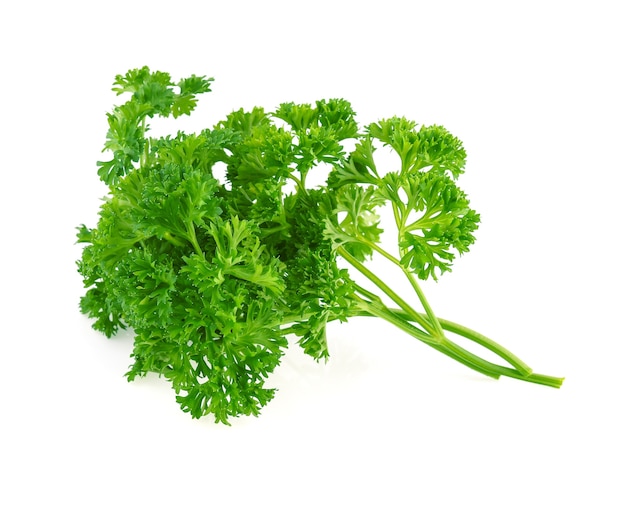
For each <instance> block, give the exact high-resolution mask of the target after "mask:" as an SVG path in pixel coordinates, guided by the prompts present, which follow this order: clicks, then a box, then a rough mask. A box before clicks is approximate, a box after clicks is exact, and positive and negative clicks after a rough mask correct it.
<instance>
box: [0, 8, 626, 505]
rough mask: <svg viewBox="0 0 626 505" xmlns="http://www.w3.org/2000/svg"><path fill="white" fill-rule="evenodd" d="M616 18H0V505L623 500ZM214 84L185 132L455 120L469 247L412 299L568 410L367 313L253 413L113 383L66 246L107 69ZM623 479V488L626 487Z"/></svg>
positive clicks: (325, 12) (119, 359) (82, 210)
mask: <svg viewBox="0 0 626 505" xmlns="http://www.w3.org/2000/svg"><path fill="white" fill-rule="evenodd" d="M620 4H621V2H619V1H614V2H609V1H604V0H593V1H587V2H581V1H568V2H565V1H563V2H557V1H550V0H542V1H524V2H496V1H493V2H487V1H467V2H446V1H439V2H434V1H429V2H422V1H411V2H409V1H406V2H400V1H394V0H386V1H384V2H368V1H359V2H349V1H341V0H335V1H320V0H316V1H315V2H313V1H311V2H306V3H305V2H296V1H291V2H278V1H259V2H252V1H229V2H226V1H219V2H212V1H205V2H185V1H182V0H180V1H176V2H160V1H150V2H133V1H131V0H127V1H123V2H122V1H107V2H98V1H93V2H67V1H65V2H42V1H39V2H38V1H34V2H28V1H23V2H5V3H4V4H3V7H2V8H0V10H1V12H0V25H1V27H0V42H1V47H2V49H1V51H2V52H1V55H2V56H1V61H2V65H1V67H0V68H1V72H2V79H1V83H0V86H1V89H0V92H1V95H0V96H1V98H2V105H1V111H0V128H1V129H2V131H1V135H0V139H1V140H0V142H1V143H0V146H1V158H0V160H1V161H0V167H1V171H2V175H1V179H0V180H1V181H2V182H1V186H0V188H1V191H2V194H1V197H0V206H1V207H0V219H1V223H0V237H1V238H0V240H1V242H0V246H1V248H2V252H3V259H2V262H1V263H0V264H1V288H0V289H1V293H2V295H1V296H2V300H1V302H2V303H1V305H0V307H1V311H2V312H1V316H2V318H1V323H0V324H1V326H0V332H1V340H0V353H1V354H0V356H1V358H2V366H1V367H0V373H1V374H2V380H1V381H0V393H1V394H0V412H1V414H0V427H1V429H0V464H1V465H2V469H0V502H2V503H6V504H11V505H12V504H23V503H24V504H26V503H28V504H32V503H64V504H100V503H121V504H125V503H149V504H151V505H157V504H165V503H174V502H175V503H181V504H184V503H233V504H240V503H269V504H292V503H293V504H309V503H311V504H314V503H324V504H328V503H330V504H334V503H392V504H417V503H419V504H428V505H438V504H457V503H464V504H478V503H480V504H496V503H498V504H499V503H509V504H522V503H524V504H557V503H601V504H603V505H611V504H623V503H626V491H625V489H624V486H625V485H624V483H623V477H624V474H625V473H626V472H625V470H626V463H625V461H624V454H626V443H625V437H624V425H625V421H626V418H625V416H624V414H623V403H624V386H625V385H626V384H625V383H626V380H625V379H624V371H623V368H624V366H623V362H624V351H625V350H626V349H625V346H624V337H625V336H626V335H625V330H624V326H623V323H622V318H621V314H623V310H624V302H625V301H626V300H625V296H624V287H623V286H624V282H625V281H626V278H625V277H626V276H625V275H624V273H625V272H624V270H625V269H624V264H625V261H624V252H623V248H622V244H623V237H622V236H623V233H624V221H623V209H624V200H623V199H624V190H623V185H624V182H626V180H625V177H624V169H625V161H624V139H625V138H626V136H625V134H626V128H625V124H624V117H625V114H626V104H625V98H624V90H625V89H626V86H625V85H626V82H625V79H624V73H623V67H624V62H625V58H624V48H626V36H625V34H624V15H623V14H622V12H623V11H622V8H621V7H623V6H621V5H620ZM143 65H148V66H150V68H151V69H153V70H162V71H167V72H170V73H171V74H172V76H173V78H174V79H179V78H181V77H185V76H187V75H189V74H192V73H195V74H199V75H208V76H213V77H215V79H216V80H215V83H214V86H213V92H212V93H210V94H208V95H203V96H202V98H201V102H200V106H199V108H198V110H197V112H196V113H195V114H194V115H193V116H192V117H191V118H188V119H187V118H183V119H181V120H180V121H179V122H178V124H177V125H173V126H172V128H173V129H174V130H175V129H178V128H183V129H194V128H196V127H198V128H202V127H207V126H211V125H213V124H214V123H215V122H216V121H218V120H220V119H221V118H222V117H223V116H224V115H225V114H226V113H228V112H230V111H231V110H233V109H238V108H239V107H246V108H248V107H251V106H253V105H261V106H264V107H266V108H268V109H271V108H273V107H275V106H276V105H278V104H279V103H281V102H284V101H303V102H312V101H314V100H316V99H320V98H330V97H343V98H346V99H348V100H349V101H351V102H352V104H353V106H354V107H355V109H356V110H357V112H358V114H359V119H360V121H361V122H363V123H366V122H368V121H373V120H376V119H380V118H384V117H389V116H391V115H396V114H397V115H406V116H407V117H409V118H412V119H415V120H417V121H418V122H420V123H426V124H431V123H438V124H443V125H445V126H446V127H447V128H448V129H449V130H451V131H452V132H453V133H454V134H455V135H457V136H458V137H460V138H461V139H462V140H463V141H464V144H465V147H466V149H467V151H468V165H467V171H466V174H465V175H464V176H463V177H462V179H461V185H462V187H463V188H464V189H465V191H466V192H467V193H468V194H469V196H470V199H471V201H472V205H473V206H474V207H475V208H476V209H477V210H478V211H479V212H480V213H481V215H482V225H481V228H480V230H479V232H478V234H477V243H476V244H475V246H474V247H473V249H472V251H471V252H470V253H469V254H468V255H466V256H464V257H462V258H461V259H460V260H459V261H458V262H457V263H456V266H455V268H454V270H453V272H452V273H450V274H447V275H446V276H444V277H443V278H442V279H441V280H440V281H439V282H438V283H428V284H426V285H425V286H424V289H425V291H426V293H427V295H428V297H429V299H430V301H431V304H432V305H433V307H434V309H435V311H436V312H437V313H438V315H440V316H441V317H445V318H448V319H453V320H456V321H458V322H460V323H463V324H465V325H467V326H470V327H474V328H475V329H477V330H479V331H482V332H484V333H486V334H488V335H489V336H491V337H492V338H494V339H495V340H497V341H499V342H500V343H502V344H504V345H505V346H507V347H508V348H510V349H511V350H513V351H514V352H516V353H517V354H518V355H520V356H521V357H522V358H524V359H525V360H526V361H527V362H528V363H529V364H530V365H532V366H533V367H534V368H535V369H536V370H537V371H538V372H540V373H547V374H552V375H559V376H565V377H566V381H565V384H564V386H563V388H562V389H560V390H556V389H551V388H544V387H540V386H536V385H532V384H527V383H522V382H517V381H513V380H507V379H501V380H500V381H493V380H489V379H485V378H482V377H480V376H478V375H477V374H475V373H474V372H472V371H470V370H466V369H464V368H463V367H462V366H461V365H458V364H457V363H456V362H453V361H451V360H449V359H448V358H446V357H445V356H442V355H439V354H438V353H436V352H435V351H433V350H431V349H430V348H428V347H426V346H424V345H423V344H421V343H419V342H417V341H415V340H413V339H411V338H410V337H408V336H406V335H403V334H401V332H398V331H396V330H395V329H394V328H392V327H390V326H388V325H386V324H384V323H376V322H374V321H371V320H367V321H363V320H354V321H351V322H350V323H349V324H344V325H337V326H332V327H331V328H330V329H329V334H330V336H329V338H330V345H331V352H332V357H331V360H330V361H329V362H328V363H327V364H325V365H324V364H316V363H314V362H312V361H311V360H309V359H308V358H305V357H303V356H302V353H301V352H300V350H299V349H298V348H297V347H295V346H294V347H293V349H291V350H290V351H289V352H288V354H287V355H286V356H285V358H284V361H283V364H282V366H281V367H280V368H279V369H278V370H277V371H276V373H275V374H274V376H273V377H272V379H271V383H272V384H273V385H275V386H276V387H278V388H279V392H278V394H277V396H276V398H275V400H273V401H272V402H271V404H270V405H268V406H267V407H266V408H265V409H264V410H263V413H262V415H261V416H260V417H259V418H242V419H239V420H236V421H235V422H234V423H233V426H232V427H225V426H221V425H216V424H214V423H213V421H212V420H211V419H203V420H200V421H198V420H192V419H191V418H190V417H189V416H188V415H187V414H184V413H182V412H181V411H180V410H179V408H178V405H177V404H176V403H175V401H174V394H173V392H172V390H171V389H170V388H169V385H168V384H167V383H165V382H164V381H162V380H159V379H156V378H155V379H151V378H148V379H144V380H137V381H136V382H134V383H130V384H129V383H127V382H126V381H125V379H124V377H123V374H124V373H125V372H126V370H127V368H128V366H129V364H130V359H129V354H130V352H131V346H132V337H131V336H130V335H120V336H118V337H116V338H114V339H112V340H107V339H106V338H105V337H104V336H102V335H100V334H97V333H96V332H94V331H93V330H91V328H90V322H89V321H88V320H87V319H86V318H85V317H84V316H82V315H80V314H79V313H78V309H77V303H78V299H79V297H80V295H81V293H82V283H81V279H80V277H79V276H78V274H77V273H76V271H75V265H74V262H75V261H76V259H77V258H78V256H79V254H80V249H79V247H78V246H76V245H75V244H74V240H75V236H74V233H75V229H74V228H75V227H76V226H77V225H78V224H80V223H86V224H88V225H90V226H91V225H94V224H95V222H96V217H97V216H96V214H97V210H98V207H99V204H100V200H99V199H100V198H101V197H102V196H104V194H105V188H104V186H103V185H102V184H101V183H100V182H99V180H98V178H97V175H96V167H95V162H96V161H97V160H98V159H101V158H102V155H101V153H100V150H101V147H102V145H103V142H104V135H105V132H106V119H105V113H106V112H107V111H109V110H110V109H111V107H112V104H113V103H114V100H115V96H114V94H113V93H112V92H111V91H110V87H111V83H112V81H113V78H114V76H115V74H118V73H124V72H126V71H127V70H128V69H130V68H135V67H139V66H143ZM620 481H621V482H620Z"/></svg>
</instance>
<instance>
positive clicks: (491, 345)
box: [354, 300, 563, 388]
mask: <svg viewBox="0 0 626 505" xmlns="http://www.w3.org/2000/svg"><path fill="white" fill-rule="evenodd" d="M359 307H360V309H361V312H358V313H355V314H354V315H355V316H356V315H362V316H375V317H379V318H381V319H384V320H386V321H388V322H390V323H392V324H394V325H395V326H396V327H398V328H400V329H402V330H404V331H405V332H406V333H408V334H409V335H411V336H412V337H414V338H416V339H418V340H420V341H422V342H424V343H425V344H427V345H429V346H430V347H432V348H433V349H436V350H437V351H439V352H441V353H443V354H445V355H446V356H448V357H450V358H452V359H454V360H455V361H458V362H459V363H462V364H463V365H465V366H467V367H469V368H471V369H473V370H475V371H477V372H480V373H482V374H484V375H487V376H489V377H493V378H498V377H500V376H502V375H504V376H507V377H511V378H513V379H518V380H523V381H527V382H534V383H536V384H541V385H544V386H550V387H555V388H558V387H560V386H561V384H562V383H563V378H560V377H553V376H549V375H542V374H535V373H532V370H531V369H530V367H528V366H527V365H525V364H524V363H523V362H522V361H521V360H520V359H519V358H517V357H515V356H514V355H513V354H512V353H511V352H510V351H508V350H506V349H504V348H503V347H502V346H500V345H499V344H497V343H495V342H493V341H492V340H490V339H488V338H487V337H485V336H483V335H481V334H479V333H478V332H475V331H473V330H470V329H469V328H465V327H464V326H461V325H459V324H457V323H453V322H451V321H446V320H444V319H441V320H440V323H441V325H442V326H443V327H444V328H446V329H447V330H449V331H453V332H454V333H457V334H459V335H462V336H464V337H466V338H468V339H470V340H472V341H474V342H476V343H478V344H480V345H483V346H484V347H485V348H487V349H489V350H491V351H493V352H494V353H495V354H497V355H498V356H501V357H502V358H504V359H505V360H507V361H508V362H509V363H511V365H513V366H514V367H515V368H508V367H505V366H501V365H497V364H495V363H492V362H490V361H487V360H485V359H483V358H481V357H480V356H478V355H476V354H474V353H472V352H470V351H468V350H466V349H464V348H463V347H461V346H460V345H458V344H456V343H454V342H452V341H450V340H449V339H444V340H443V341H441V340H439V339H434V338H433V337H432V336H431V335H426V334H425V333H424V332H423V331H421V330H420V329H418V328H416V327H415V326H413V325H412V324H410V321H411V318H410V317H409V316H408V315H407V314H406V313H405V312H403V311H400V310H397V309H390V308H381V307H380V306H377V305H376V304H371V303H369V302H366V301H364V300H363V301H362V302H361V303H360V304H359Z"/></svg>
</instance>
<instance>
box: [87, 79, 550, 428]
mask: <svg viewBox="0 0 626 505" xmlns="http://www.w3.org/2000/svg"><path fill="white" fill-rule="evenodd" d="M211 81H212V79H207V78H205V77H197V76H191V77H189V78H187V79H183V80H181V81H180V82H178V83H177V84H174V83H173V82H172V81H171V78H170V75H169V74H167V73H164V72H151V71H150V70H149V69H148V68H146V67H144V68H141V69H138V70H131V71H129V72H128V73H127V74H126V75H124V76H122V75H119V76H117V77H116V79H115V83H114V88H113V89H114V91H115V92H116V93H117V94H118V95H119V94H127V95H129V98H128V100H127V101H126V102H125V103H123V104H122V105H119V106H116V107H115V108H114V109H113V111H112V112H111V113H110V114H108V124H109V130H108V133H107V139H106V143H105V151H107V152H109V153H110V155H111V157H110V159H109V160H108V161H104V162H100V163H98V166H99V170H98V173H99V175H100V177H101V179H102V180H103V181H104V182H105V183H106V184H107V185H108V188H109V194H108V196H107V197H106V198H105V200H104V203H103V204H102V207H101V210H100V214H99V222H98V224H97V226H96V227H95V228H88V227H86V226H84V225H83V226H80V227H79V232H78V241H79V242H81V243H84V244H86V245H85V247H84V249H83V252H82V258H81V260H79V261H78V268H79V272H80V273H81V275H82V276H83V277H84V284H85V287H86V288H87V291H86V294H85V295H84V296H83V298H82V299H81V302H80V308H81V310H82V312H84V313H85V314H87V315H89V316H90V317H92V318H94V319H95V322H94V328H96V329H97V330H100V331H102V332H104V333H105V334H106V335H107V336H108V337H110V336H112V335H114V334H115V333H116V331H117V330H118V329H120V328H126V327H131V328H132V329H133V330H134V333H135V342H134V350H133V353H132V357H133V358H134V362H133V364H132V366H131V368H130V370H129V372H128V374H127V376H128V379H129V380H133V379H134V378H135V377H137V376H145V375H146V374H148V373H149V372H154V373H157V374H159V375H161V376H164V377H165V378H166V379H167V380H169V381H170V382H171V383H172V386H173V388H174V390H175V392H176V399H177V401H178V403H179V404H180V406H181V408H182V409H183V410H184V411H185V412H189V413H190V414H191V415H192V416H193V417H195V418H198V417H201V416H204V415H207V414H213V416H214V418H215V420H216V422H222V423H226V424H228V423H229V419H230V418H232V417H236V416H239V415H241V414H245V415H250V414H252V415H258V413H259V411H260V409H261V408H262V407H263V406H264V405H265V404H267V402H269V401H270V400H271V399H272V397H273V396H274V393H275V391H274V390H273V389H271V388H268V387H266V386H265V381H266V379H267V377H268V375H269V374H270V373H272V371H273V370H274V369H275V368H276V366H277V365H278V364H279V362H280V359H281V357H282V355H283V353H284V350H285V348H286V347H287V336H288V335H295V336H296V337H297V341H298V343H299V345H300V346H301V347H302V348H303V350H304V352H305V353H307V354H309V355H310V356H312V357H313V358H314V359H316V360H320V359H326V358H328V356H329V351H328V344H327V339H326V329H327V325H328V323H329V322H331V321H347V320H348V319H349V318H351V317H354V316H374V317H379V318H382V319H384V320H386V321H388V322H389V323H391V324H393V325H395V326H396V327H398V328H399V329H401V330H403V331H405V332H406V333H408V334H409V335H411V336H412V337H414V338H416V339H418V340H420V341H422V342H424V343H425V344H428V345H429V346H431V347H433V348H434V349H436V350H438V351H440V352H442V353H444V354H446V355H447V356H449V357H451V358H453V359H455V360H456V361H458V362H460V363H462V364H464V365H466V366H468V367H470V368H472V369H474V370H476V371H478V372H480V373H483V374H485V375H487V376H490V377H494V378H497V377H499V376H502V375H504V376H508V377H512V378H515V379H521V380H524V381H529V382H535V383H538V384H544V385H548V386H553V387H559V386H560V385H561V383H562V379H560V378H555V377H550V376H545V375H538V374H535V373H533V372H532V371H531V369H530V368H529V367H528V366H527V365H526V364H524V363H523V362H522V361H520V360H519V359H518V358H517V357H515V356H514V355H513V354H512V353H510V352H509V351H508V350H506V349H504V348H503V347H501V346H500V345H499V344H497V343H495V342H493V341H492V340H490V339H488V338H487V337H485V336H483V335H481V334H479V333H477V332H475V331H473V330H470V329H468V328H465V327H463V326H461V325H458V324H456V323H453V322H450V321H446V320H443V319H440V318H438V317H437V316H436V315H435V314H434V312H433V310H432V309H431V307H430V305H429V304H428V301H427V300H426V298H425V296H424V293H423V291H422V289H421V286H420V282H421V281H422V280H426V279H436V278H437V276H438V275H441V274H443V273H445V272H447V271H449V270H450V268H451V265H452V261H453V260H454V258H455V257H456V256H457V255H460V254H462V253H465V252H467V251H468V249H469V247H470V245H471V244H472V243H473V242H474V235H473V233H474V231H475V230H476V228H477V226H478V222H479V216H478V214H477V213H476V212H475V211H474V210H472V209H471V208H470V206H469V201H468V199H467V196H466V194H465V193H464V192H463V191H462V190H461V189H459V187H458V186H457V183H456V179H457V178H458V176H459V175H460V174H461V173H462V172H463V168H464V165H465V157H466V155H465V150H464V149H463V146H462V144H461V142H460V141H459V140H458V139H457V138H455V137H454V136H453V135H451V134H450V133H449V132H448V131H447V130H446V129H444V128H443V127H441V126H421V127H418V126H417V125H416V124H415V123H414V122H413V121H410V120H407V119H405V118H400V117H393V118H390V119H386V120H382V121H379V122H377V123H372V124H370V125H368V126H366V127H365V128H362V129H361V128H359V126H358V124H357V123H356V121H355V113H354V111H353V110H352V108H351V106H350V104H349V103H348V102H347V101H345V100H341V99H331V100H321V101H318V102H317V103H315V105H310V104H294V103H284V104H282V105H280V106H279V107H278V109H277V110H276V111H274V112H271V113H269V112H266V111H264V110H263V109H262V108H254V109H252V110H250V111H244V110H238V111H235V112H233V113H231V114H229V115H228V116H227V117H226V118H225V119H224V120H223V121H221V122H219V123H218V124H216V125H215V126H214V127H212V128H208V129H205V130H202V131H200V132H199V133H189V134H187V133H182V132H179V133H178V134H176V135H175V136H167V137H163V138H151V137H149V136H147V133H148V131H149V125H148V120H150V119H152V118H154V116H162V117H168V116H174V117H178V116H180V115H183V114H189V113H190V112H191V111H192V110H193V109H194V107H195V106H196V103H197V95H199V94H201V93H206V92H208V91H210V84H211ZM381 147H385V148H387V149H389V148H390V149H391V150H393V151H395V153H397V155H398V156H399V164H398V166H399V170H397V171H389V170H386V171H384V172H383V171H382V170H381V168H380V167H378V165H377V163H376V158H377V156H376V155H375V151H376V149H377V148H381ZM220 166H221V167H225V172H226V177H225V180H223V181H221V180H219V178H218V174H217V173H215V174H214V172H217V169H218V167H220ZM324 168H326V169H327V170H329V175H328V178H327V183H326V184H324V185H321V186H318V187H310V186H311V185H310V184H307V177H308V176H309V175H310V174H311V173H313V172H320V171H322V170H323V169H324ZM383 207H386V208H387V209H390V212H391V214H392V215H393V220H394V221H395V227H396V229H395V230H394V232H395V233H397V250H396V251H394V252H391V251H388V250H386V249H384V248H383V247H382V245H381V240H380V239H381V235H382V233H383V230H382V228H381V224H380V218H379V211H380V209H382V208H383ZM372 257H376V258H377V260H379V261H383V262H387V263H389V264H391V265H393V266H394V267H395V268H397V269H398V271H399V272H401V273H402V275H403V276H405V277H406V279H407V280H408V282H409V283H410V285H411V286H412V288H413V290H414V291H415V295H416V296H415V300H413V301H411V302H409V301H406V300H404V299H403V298H402V297H400V296H399V295H398V294H397V292H396V290H394V288H393V287H392V286H390V285H388V283H387V282H386V281H385V280H384V279H382V278H381V277H379V276H377V275H376V274H375V273H374V272H373V271H372V270H371V268H370V266H368V265H369V264H368V262H367V261H368V260H369V259H371V258H372ZM342 265H343V267H342ZM348 265H350V266H351V267H353V268H354V269H355V270H356V271H358V272H360V274H362V275H363V276H364V278H365V279H368V280H369V281H371V282H370V283H369V284H368V285H367V286H363V285H361V284H360V283H358V282H356V281H355V280H354V279H353V278H352V277H351V276H350V274H349V270H350V267H349V266H348ZM384 300H390V302H385V301H384ZM416 304H418V305H417V306H421V308H420V309H416V308H415V306H416ZM451 334H456V335H457V336H460V337H464V338H465V339H468V340H470V341H473V342H474V343H475V344H479V345H480V346H482V347H484V348H486V349H487V350H489V351H491V352H492V353H494V354H495V355H497V356H498V357H499V358H500V361H501V362H502V363H504V364H502V365H499V364H495V363H492V362H490V361H487V360H486V359H484V358H481V357H479V356H477V355H476V354H474V353H472V352H470V351H468V350H467V349H465V348H464V347H462V346H461V345H459V344H457V343H455V342H453V341H452V340H451V339H450V335H451Z"/></svg>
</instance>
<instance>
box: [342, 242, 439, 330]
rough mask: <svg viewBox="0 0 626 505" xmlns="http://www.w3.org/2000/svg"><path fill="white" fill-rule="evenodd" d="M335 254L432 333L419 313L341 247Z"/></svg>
mask: <svg viewBox="0 0 626 505" xmlns="http://www.w3.org/2000/svg"><path fill="white" fill-rule="evenodd" d="M337 253H338V254H339V255H340V256H342V257H343V258H344V259H345V260H346V261H347V262H348V263H350V264H351V265H352V266H353V267H354V268H356V269H357V270H358V271H359V272H361V273H362V274H363V275H364V276H365V277H367V278H368V279H369V280H370V281H371V282H372V283H374V284H375V285H376V286H377V287H378V288H379V289H380V290H381V291H382V292H383V293H385V294H386V295H387V296H388V297H389V298H391V300H392V301H393V302H394V303H396V304H397V305H398V307H400V308H401V309H402V310H404V311H405V312H406V313H407V314H410V315H411V317H412V318H413V320H414V321H415V322H417V323H419V324H420V325H421V326H422V327H423V328H424V329H425V330H426V331H428V332H429V333H433V328H432V326H431V324H430V323H429V322H428V319H426V318H425V317H423V316H422V315H421V314H420V313H419V312H416V311H415V310H414V309H413V308H412V307H411V306H410V305H409V304H408V303H406V302H405V301H404V300H403V299H402V298H401V297H400V296H398V295H397V294H396V292H395V291H394V290H393V289H391V288H390V287H389V286H388V285H387V284H386V283H385V282H384V281H383V280H382V279H381V278H380V277H378V276H377V275H376V274H375V273H374V272H372V271H371V270H370V269H369V268H367V267H366V266H365V265H363V263H361V262H360V261H358V260H357V259H356V258H355V257H354V256H352V255H351V254H350V253H349V252H348V251H346V249H345V248H344V247H343V246H339V247H338V248H337Z"/></svg>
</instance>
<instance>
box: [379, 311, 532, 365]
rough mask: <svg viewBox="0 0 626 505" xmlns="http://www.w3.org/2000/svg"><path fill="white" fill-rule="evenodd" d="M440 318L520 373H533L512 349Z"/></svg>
mask: <svg viewBox="0 0 626 505" xmlns="http://www.w3.org/2000/svg"><path fill="white" fill-rule="evenodd" d="M391 310H393V311H394V312H396V313H398V314H399V315H400V316H404V317H407V315H406V314H403V313H402V312H401V311H398V310H396V309H391ZM409 320H410V318H409ZM438 320H439V323H440V324H441V327H442V328H443V329H444V330H446V331H450V332H452V333H454V334H456V335H459V336H461V337H465V338H467V339H468V340H471V341H472V342H475V343H477V344H479V345H481V346H482V347H484V348H485V349H488V350H490V351H491V352H493V353H494V354H495V355H497V356H500V357H501V358H502V359H504V360H505V361H506V362H507V363H509V364H511V365H512V366H513V367H514V368H515V369H516V370H518V371H519V372H520V373H523V374H526V375H528V374H531V373H532V368H531V367H530V366H528V365H527V364H526V363H524V362H523V361H522V360H521V359H520V358H518V357H517V356H516V355H515V354H513V353H512V352H511V351H509V350H508V349H506V348H505V347H503V346H501V345H500V344H498V343H497V342H495V341H493V340H491V339H490V338H488V337H486V336H485V335H483V334H481V333H478V332H477V331H475V330H472V329H471V328H467V327H466V326H462V325H460V324H458V323H455V322H453V321H448V320H446V319H441V318H438Z"/></svg>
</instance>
